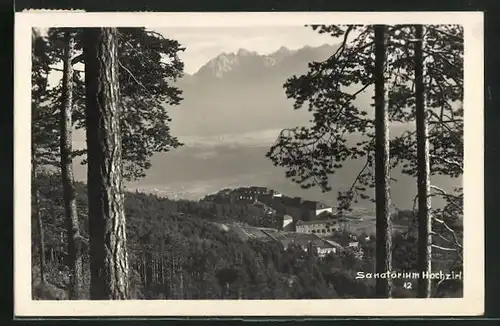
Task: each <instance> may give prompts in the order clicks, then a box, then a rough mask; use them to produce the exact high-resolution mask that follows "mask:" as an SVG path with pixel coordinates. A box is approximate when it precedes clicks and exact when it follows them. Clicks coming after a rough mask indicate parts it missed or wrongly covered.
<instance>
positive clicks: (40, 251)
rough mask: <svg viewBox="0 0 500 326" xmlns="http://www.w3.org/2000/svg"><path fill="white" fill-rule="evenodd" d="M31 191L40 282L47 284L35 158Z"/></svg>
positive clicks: (33, 160)
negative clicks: (36, 233)
mask: <svg viewBox="0 0 500 326" xmlns="http://www.w3.org/2000/svg"><path fill="white" fill-rule="evenodd" d="M32 162H33V163H32V168H31V189H32V190H31V191H32V194H33V201H34V210H35V219H36V227H37V229H38V260H39V264H40V282H41V283H42V284H45V238H44V234H43V221H42V214H40V192H39V190H38V185H37V183H36V182H37V180H36V164H35V158H32Z"/></svg>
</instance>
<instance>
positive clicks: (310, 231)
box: [204, 187, 369, 257]
mask: <svg viewBox="0 0 500 326" xmlns="http://www.w3.org/2000/svg"><path fill="white" fill-rule="evenodd" d="M204 200H209V201H212V202H215V203H220V204H228V203H229V204H246V205H253V206H256V207H260V208H262V209H263V210H264V211H265V212H266V214H267V215H268V216H270V217H272V218H274V219H275V220H276V221H277V222H278V223H275V225H276V227H274V228H270V227H259V226H251V225H248V224H245V223H241V222H229V223H223V224H219V225H220V227H222V228H223V229H224V230H230V229H231V230H232V231H233V232H235V233H236V234H237V235H238V236H239V237H240V238H241V239H243V240H249V239H256V240H260V241H276V242H278V243H280V244H281V245H283V246H284V247H285V248H287V247H288V246H289V245H292V244H295V245H299V246H300V247H302V249H303V250H304V251H307V250H309V249H310V248H315V249H316V251H317V253H318V255H319V256H320V257H324V256H326V255H327V254H330V253H331V254H335V253H338V252H341V251H343V250H346V249H347V250H352V251H353V252H354V253H355V254H356V255H357V256H362V254H363V253H362V251H361V248H360V246H359V239H358V236H356V235H354V234H352V233H351V232H350V223H351V222H352V219H351V218H348V217H346V216H343V215H341V214H338V213H336V212H335V213H334V211H333V207H331V206H328V205H325V204H323V203H320V202H317V201H310V200H303V199H302V198H300V197H287V196H284V195H283V194H281V193H279V192H277V191H274V190H272V189H268V188H266V187H242V188H237V189H224V190H221V191H220V192H218V193H217V194H214V195H209V196H207V197H205V199H204ZM364 240H369V237H365V239H364Z"/></svg>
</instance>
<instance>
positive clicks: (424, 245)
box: [415, 25, 432, 298]
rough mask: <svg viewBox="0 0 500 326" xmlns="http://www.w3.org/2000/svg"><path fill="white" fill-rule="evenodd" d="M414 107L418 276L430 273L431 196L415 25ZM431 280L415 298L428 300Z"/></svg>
mask: <svg viewBox="0 0 500 326" xmlns="http://www.w3.org/2000/svg"><path fill="white" fill-rule="evenodd" d="M415 38H416V42H415V108H416V113H415V116H416V124H417V126H416V128H417V166H418V177H417V179H418V182H417V183H418V269H419V271H420V273H421V275H423V274H422V273H426V272H429V273H430V272H431V258H432V235H431V225H432V224H431V222H432V220H431V215H430V214H431V197H430V163H429V140H428V130H427V121H426V110H425V85H424V58H423V54H422V44H423V40H422V38H423V26H422V25H416V26H415ZM431 285H432V283H431V279H430V278H428V277H426V278H424V277H420V278H419V279H418V286H417V288H418V294H417V295H418V297H419V298H429V297H430V295H431Z"/></svg>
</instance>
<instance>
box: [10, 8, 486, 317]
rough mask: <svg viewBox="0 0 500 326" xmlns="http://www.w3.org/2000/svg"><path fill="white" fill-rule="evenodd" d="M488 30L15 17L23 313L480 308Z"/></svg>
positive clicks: (462, 17)
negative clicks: (106, 301)
mask: <svg viewBox="0 0 500 326" xmlns="http://www.w3.org/2000/svg"><path fill="white" fill-rule="evenodd" d="M131 17H136V19H131ZM482 21H483V20H482V14H480V13H458V12H456V13H432V12H429V13H396V12H395V13H369V14H368V13H352V15H351V13H326V12H325V13H224V14H222V13H218V14H215V13H211V14H204V13H182V14H181V13H179V14H174V13H126V14H125V13H123V14H121V13H108V14H104V13H99V14H87V13H72V12H65V13H61V12H59V13H57V12H52V13H51V12H39V13H36V12H31V13H30V12H26V13H18V14H16V36H15V38H16V56H15V61H16V63H15V80H16V81H15V100H16V102H15V103H16V107H15V130H16V133H15V146H16V147H15V167H16V171H15V188H16V189H15V199H16V202H15V293H16V299H15V308H16V311H18V312H19V314H23V315H29V316H36V315H44V314H46V315H51V316H56V315H65V316H71V315H74V314H80V315H134V314H139V315H198V316H200V315H201V316H202V315H207V316H208V315H256V316H259V315H260V316H261V315H302V316H307V315H311V316H314V315H323V316H330V315H331V316H335V315H359V316H362V315H399V314H406V315H408V314H414V315H439V314H456V315H479V314H481V313H482V312H483V309H484V257H483V256H484V248H483V246H484V245H483V242H484V235H483V234H484V230H483V228H484V214H483V206H484V204H483V145H482V144H483V129H482V128H483V126H482V124H483V100H482V99H483V97H482V96H483V95H482V94H483V22H482ZM29 50H31V51H29ZM29 54H30V55H29ZM28 94H31V95H28ZM28 99H31V105H30V104H29V103H28ZM29 107H31V110H30V109H29ZM359 299H364V300H359ZM387 299H391V300H390V301H387ZM102 300H108V301H109V306H108V303H106V304H103V303H102V302H100V301H102ZM154 309H156V310H154Z"/></svg>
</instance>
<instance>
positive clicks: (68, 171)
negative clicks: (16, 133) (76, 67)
mask: <svg viewBox="0 0 500 326" xmlns="http://www.w3.org/2000/svg"><path fill="white" fill-rule="evenodd" d="M64 43H65V48H64V67H63V89H62V107H61V118H60V126H59V127H60V129H59V132H60V135H61V137H60V151H61V177H62V186H63V199H64V215H65V221H66V230H67V234H68V253H69V259H68V262H69V264H68V265H69V269H70V271H71V273H70V275H71V276H70V286H69V299H70V300H77V299H81V297H80V296H81V286H82V275H83V270H82V269H83V264H82V255H81V243H80V241H81V237H80V227H79V222H78V212H77V209H76V189H75V181H74V177H73V158H72V152H73V146H72V142H73V137H72V127H73V123H72V119H71V115H72V112H73V66H72V65H71V59H72V55H73V48H74V43H75V42H74V39H73V36H72V33H71V31H66V32H65V35H64Z"/></svg>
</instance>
